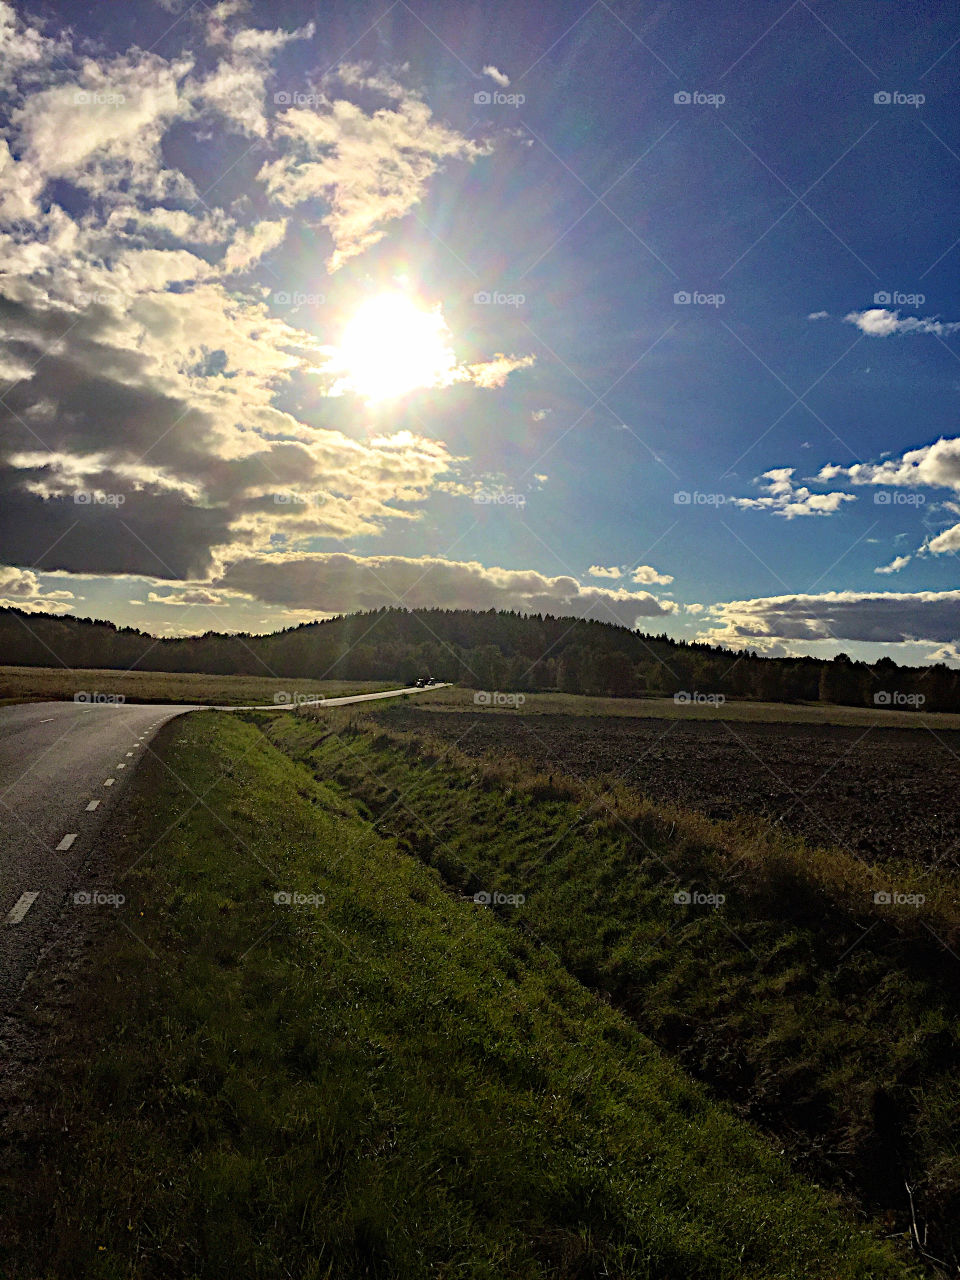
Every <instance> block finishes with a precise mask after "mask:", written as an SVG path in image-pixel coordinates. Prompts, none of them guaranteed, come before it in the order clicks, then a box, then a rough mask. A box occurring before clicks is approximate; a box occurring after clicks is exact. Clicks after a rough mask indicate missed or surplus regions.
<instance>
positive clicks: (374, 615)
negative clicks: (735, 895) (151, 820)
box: [0, 608, 960, 711]
mask: <svg viewBox="0 0 960 1280" xmlns="http://www.w3.org/2000/svg"><path fill="white" fill-rule="evenodd" d="M0 662H2V663H4V664H7V665H15V666H44V667H56V666H61V665H63V666H67V667H71V668H107V669H111V668H115V669H123V670H128V669H139V670H143V671H170V672H190V671H195V672H201V673H207V674H216V675H262V676H268V675H273V676H283V677H288V678H301V679H314V680H322V679H346V680H391V681H393V680H395V681H398V682H407V681H412V680H415V679H416V678H417V677H419V676H433V677H434V678H435V679H438V680H449V681H454V682H457V683H460V684H465V685H467V686H469V687H472V688H475V689H486V690H491V691H492V690H514V691H519V690H529V691H547V690H558V691H561V692H565V693H585V694H607V695H612V696H615V697H626V698H632V697H642V696H643V695H645V694H646V695H660V696H663V695H670V694H677V693H687V694H691V695H711V694H712V695H718V694H721V695H723V696H724V697H728V698H746V699H754V700H759V701H764V702H816V701H822V702H833V703H843V704H846V705H850V706H889V707H894V708H901V709H905V710H909V709H911V708H916V707H922V708H923V709H924V710H927V711H960V671H956V670H953V669H951V668H949V667H947V666H945V665H944V664H943V663H937V664H936V665H935V666H925V667H907V666H899V665H898V664H897V663H895V662H894V661H893V660H892V659H890V658H887V657H884V658H881V659H880V660H879V661H878V662H874V663H866V662H855V661H853V660H851V659H850V658H849V657H848V656H847V655H846V654H839V655H838V656H837V657H835V658H833V659H830V660H825V659H822V658H811V657H798V658H767V657H762V656H760V655H758V654H756V653H754V652H752V651H750V650H743V651H741V652H733V651H731V650H729V649H724V648H720V647H717V646H714V645H708V644H699V643H687V642H685V641H682V640H673V639H671V638H670V637H668V636H666V635H645V634H643V633H641V632H637V631H631V630H629V629H628V628H626V627H620V626H616V625H615V624H612V623H607V622H597V621H590V620H584V619H580V618H556V617H553V616H552V615H549V614H547V615H541V614H533V615H526V614H518V613H510V612H504V611H497V610H494V609H490V610H487V611H486V612H483V611H478V610H470V609H413V610H405V609H395V608H390V609H377V610H373V611H371V612H366V613H355V614H349V615H344V616H340V617H336V618H330V619H328V620H326V621H323V622H308V623H302V624H301V625H300V626H297V627H290V628H287V629H286V630H283V631H277V632H274V633H272V634H270V635H251V634H247V633H223V632H216V631H208V632H206V633H205V634H204V635H201V636H186V637H182V638H177V639H160V638H157V637H155V636H151V635H149V634H148V633H146V632H143V631H140V630H138V629H136V628H134V627H118V626H116V625H115V624H114V623H112V622H108V621H104V620H102V619H91V618H76V617H73V616H64V615H54V614H43V613H27V612H25V611H24V610H21V609H15V608H7V609H0Z"/></svg>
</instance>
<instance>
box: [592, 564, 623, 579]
mask: <svg viewBox="0 0 960 1280" xmlns="http://www.w3.org/2000/svg"><path fill="white" fill-rule="evenodd" d="M587 573H589V574H590V575H591V577H594V578H622V577H623V570H622V569H621V568H620V567H619V565H615V564H612V565H610V566H609V567H605V566H604V565H602V564H592V565H591V566H590V568H589V569H588V570H587Z"/></svg>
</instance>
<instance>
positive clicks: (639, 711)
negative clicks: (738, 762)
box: [417, 687, 960, 729]
mask: <svg viewBox="0 0 960 1280" xmlns="http://www.w3.org/2000/svg"><path fill="white" fill-rule="evenodd" d="M474 697H475V691H474V690H473V689H464V688H457V687H454V688H447V689H437V690H434V691H433V692H432V693H426V694H424V695H423V697H422V698H418V699H417V706H418V707H419V708H421V709H422V710H424V711H468V710H469V711H476V712H477V713H478V714H483V715H496V716H504V715H575V716H650V717H652V718H653V719H656V720H729V721H731V722H733V723H738V722H755V723H759V724H838V725H849V726H851V727H853V728H858V727H862V728H866V727H867V726H868V725H872V726H874V727H877V728H888V729H923V728H932V729H960V715H958V714H956V713H953V712H947V711H938V712H929V713H927V712H924V711H894V710H887V709H885V708H883V707H841V706H835V705H833V704H832V703H822V702H808V703H789V702H737V701H734V700H732V699H731V700H728V701H727V702H725V703H723V704H721V705H720V706H714V705H713V704H712V703H696V704H691V703H685V704H684V703H679V704H678V703H676V702H674V700H673V698H646V697H644V698H595V697H589V696H587V695H585V694H577V693H525V694H524V695H523V697H524V702H523V704H522V705H521V706H520V707H519V708H516V709H513V708H510V709H508V708H506V707H502V706H501V707H492V706H488V705H484V704H482V703H481V704H478V703H476V702H475V701H474Z"/></svg>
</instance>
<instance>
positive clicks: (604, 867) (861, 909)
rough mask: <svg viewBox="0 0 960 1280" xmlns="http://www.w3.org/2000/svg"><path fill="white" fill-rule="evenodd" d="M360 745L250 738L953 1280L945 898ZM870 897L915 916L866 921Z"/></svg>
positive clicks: (808, 854) (868, 873)
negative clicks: (493, 919)
mask: <svg viewBox="0 0 960 1280" xmlns="http://www.w3.org/2000/svg"><path fill="white" fill-rule="evenodd" d="M369 725H370V722H369V721H366V720H365V719H364V718H363V717H359V716H348V715H346V714H343V715H342V716H341V717H340V720H339V727H338V728H337V731H336V732H332V729H333V728H334V726H331V724H330V723H329V722H327V723H325V724H322V725H321V724H318V723H317V722H316V721H315V720H313V719H311V718H310V717H301V718H298V719H297V720H291V721H289V722H287V723H284V724H282V725H275V726H271V727H270V729H269V730H268V731H269V733H270V734H271V736H272V737H273V739H274V740H275V741H277V742H279V743H280V744H281V745H283V746H284V748H285V749H286V750H288V751H289V752H290V753H291V754H292V755H294V756H296V757H298V758H300V759H302V760H304V761H305V762H307V763H309V764H310V766H311V767H312V768H313V769H314V771H317V772H322V773H323V774H324V776H327V777H330V778H335V779H337V780H339V781H340V782H341V784H342V785H343V786H344V787H345V788H347V789H348V790H349V791H350V793H351V794H352V795H354V796H356V797H359V798H361V799H362V800H363V801H364V802H365V803H366V804H367V806H368V810H369V812H370V813H371V815H372V816H373V817H375V818H376V819H377V820H378V827H379V829H380V830H382V831H384V832H385V833H390V834H393V835H395V836H396V837H397V838H399V839H400V841H401V842H402V846H403V847H405V848H407V849H408V850H410V851H411V852H414V853H416V854H417V856H419V857H420V858H421V859H422V860H423V861H424V862H425V863H427V864H429V865H431V866H433V867H434V868H436V869H437V870H439V871H440V873H441V874H442V875H443V877H444V879H445V880H446V881H447V882H448V883H449V884H451V885H452V886H454V887H456V888H457V889H459V890H460V891H462V892H465V893H468V894H473V893H474V892H476V891H483V892H487V893H493V892H497V891H499V892H500V893H502V894H505V895H518V894H522V895H524V897H525V901H524V902H523V903H522V905H519V906H517V907H507V908H506V911H505V914H506V915H508V916H509V918H510V919H511V920H512V921H513V922H514V923H515V925H517V926H518V927H520V928H521V929H523V930H526V931H528V932H529V934H530V935H531V936H535V937H537V938H539V939H542V940H543V941H544V942H546V943H547V944H548V945H549V946H550V947H552V948H553V949H554V950H555V952H556V953H557V954H558V955H559V956H560V957H561V958H562V960H563V962H564V964H565V965H566V966H567V968H568V969H569V971H570V972H571V973H573V974H575V975H576V976H577V977H578V978H579V979H580V980H581V981H583V982H584V983H585V984H586V985H588V986H590V987H591V988H593V989H595V990H598V991H600V992H602V993H603V994H604V995H605V996H606V997H607V998H609V999H610V1000H611V1001H612V1002H613V1003H614V1004H615V1005H616V1006H618V1007H619V1008H621V1009H622V1010H624V1011H625V1012H627V1013H628V1014H629V1015H630V1017H631V1018H632V1019H634V1020H635V1022H636V1023H637V1024H638V1025H639V1026H640V1027H641V1028H642V1029H643V1030H644V1031H645V1032H646V1033H648V1034H649V1035H651V1036H652V1037H653V1038H654V1040H655V1041H656V1042H657V1043H658V1044H659V1045H661V1046H662V1047H663V1048H664V1049H666V1050H668V1051H669V1052H670V1053H671V1054H673V1055H676V1056H677V1057H678V1058H679V1060H680V1061H681V1062H682V1063H683V1065H684V1066H685V1067H686V1068H687V1069H688V1070H690V1071H691V1072H693V1073H694V1074H695V1075H696V1076H698V1077H699V1078H701V1079H702V1080H705V1081H707V1082H709V1083H710V1084H711V1085H712V1086H713V1087H714V1088H715V1089H717V1090H718V1091H720V1092H721V1093H722V1094H723V1095H724V1096H726V1097H727V1098H729V1099H731V1100H733V1101H734V1102H736V1103H737V1105H738V1106H739V1107H741V1108H742V1109H743V1112H744V1113H745V1114H746V1115H748V1116H749V1117H750V1118H751V1119H753V1120H754V1121H756V1122H757V1123H758V1124H760V1125H761V1126H762V1127H763V1128H764V1129H766V1130H767V1131H768V1132H770V1133H771V1134H774V1135H776V1137H777V1138H778V1140H779V1141H780V1142H781V1143H782V1144H783V1146H784V1148H785V1149H786V1150H787V1151H788V1153H789V1154H790V1156H791V1157H792V1158H793V1160H794V1161H795V1162H796V1163H797V1164H798V1166H799V1167H801V1168H802V1169H803V1170H804V1171H805V1172H806V1173H807V1174H808V1175H809V1176H812V1177H815V1178H817V1179H818V1180H821V1181H827V1182H829V1183H831V1184H832V1185H834V1186H835V1187H837V1188H842V1189H844V1190H846V1191H848V1192H852V1193H853V1194H854V1195H856V1197H857V1198H858V1200H859V1201H860V1203H861V1204H862V1205H864V1206H865V1207H867V1208H868V1209H869V1210H870V1211H871V1212H873V1213H876V1214H878V1215H880V1216H882V1217H883V1218H884V1221H885V1222H887V1223H888V1225H889V1226H890V1229H891V1230H892V1231H895V1232H899V1233H904V1234H905V1233H907V1232H908V1231H910V1230H911V1227H912V1222H913V1216H914V1214H916V1218H917V1223H918V1226H917V1229H918V1231H919V1239H920V1240H921V1241H924V1240H925V1243H926V1246H927V1248H928V1249H929V1251H930V1252H931V1253H939V1254H940V1256H943V1255H944V1254H946V1255H947V1257H948V1258H950V1259H953V1260H954V1261H953V1262H952V1265H953V1267H954V1268H955V1266H956V1258H957V1256H958V1255H960V1081H958V1080H957V1078H956V1067H955V1064H956V1047H957V1039H958V1029H960V996H958V986H957V974H958V968H957V965H958V958H957V955H956V952H957V950H958V946H957V926H958V919H960V907H958V886H957V884H956V882H955V881H953V882H948V881H945V880H942V879H941V880H933V879H930V878H924V877H922V876H918V875H917V873H916V872H912V871H910V870H909V869H907V868H904V869H903V872H902V876H901V878H899V879H897V878H896V877H893V880H894V883H892V884H891V879H892V877H891V872H890V869H889V867H888V868H886V869H885V870H884V871H883V872H877V873H874V872H873V871H872V870H871V869H870V868H868V867H865V866H864V865H863V864H862V863H861V862H859V861H857V860H855V859H852V858H850V857H848V856H845V855H844V854H843V853H841V852H839V851H830V850H811V849H807V848H805V847H804V846H803V844H802V843H800V842H799V841H796V840H790V839H788V838H787V837H785V836H784V835H782V834H780V833H776V832H773V831H771V830H770V829H769V828H764V827H763V826H762V825H761V824H759V823H756V822H752V823H723V824H719V823H712V822H710V821H709V820H707V819H705V818H702V817H700V816H698V815H694V814H689V813H683V812H681V811H676V810H666V809H663V808H659V807H657V806H655V805H653V804H650V803H648V802H646V801H644V800H643V799H641V798H639V797H637V796H636V795H633V794H631V793H630V792H628V791H626V790H625V789H623V788H615V789H612V790H611V791H609V792H607V793H606V794H604V795H603V796H601V797H599V798H598V795H597V793H596V792H595V791H594V790H592V789H591V787H590V786H589V785H582V784H579V783H577V782H576V781H574V780H572V779H566V778H562V777H559V776H558V777H552V778H547V777H543V776H537V775H534V774H532V773H531V772H530V771H529V770H527V769H525V767H524V765H523V764H522V762H511V761H502V762H499V763H496V764H490V763H481V762H478V761H476V760H471V759H469V758H467V757H465V756H463V755H461V754H460V753H459V752H457V751H456V750H451V749H450V748H449V747H448V746H447V745H446V744H444V743H439V742H431V741H430V740H429V739H428V738H426V737H417V736H414V735H403V734H395V733H393V732H390V731H386V732H383V731H381V730H380V727H379V725H377V726H376V727H374V728H373V729H371V728H370V727H369ZM878 888H891V889H897V890H899V891H900V892H901V893H904V894H911V893H923V894H924V896H925V897H926V901H925V902H924V903H923V904H922V905H919V906H917V905H914V904H910V903H901V904H899V905H897V904H890V905H886V904H877V903H874V901H873V893H874V892H875V891H876V890H877V889H878ZM677 893H681V894H683V893H686V894H689V895H691V897H693V896H694V895H696V894H698V893H699V894H701V895H704V897H705V898H706V900H705V901H702V902H701V903H700V904H698V903H697V902H696V900H694V901H692V902H689V903H684V902H682V901H681V902H676V901H675V894H677ZM708 895H713V897H714V899H716V897H717V896H718V895H723V896H724V898H725V901H723V902H722V904H721V905H719V906H716V905H713V904H712V903H711V902H710V900H709V897H708ZM907 1188H909V1191H908V1189H907ZM911 1197H912V1206H911ZM924 1232H926V1235H925V1236H924ZM951 1274H953V1272H952V1271H951Z"/></svg>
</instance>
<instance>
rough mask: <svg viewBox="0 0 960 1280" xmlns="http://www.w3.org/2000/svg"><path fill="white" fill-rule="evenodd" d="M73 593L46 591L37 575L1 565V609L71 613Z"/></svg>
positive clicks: (25, 570)
mask: <svg viewBox="0 0 960 1280" xmlns="http://www.w3.org/2000/svg"><path fill="white" fill-rule="evenodd" d="M74 599H76V597H75V596H74V594H73V592H72V591H44V589H43V587H42V586H41V585H40V581H39V579H38V578H37V575H36V574H35V573H31V572H30V570H29V569H15V568H13V567H12V566H11V565H0V608H4V609H11V608H13V609H23V610H24V612H25V613H69V612H70V608H71V605H70V604H69V603H68V602H69V601H72V600H74Z"/></svg>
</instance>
